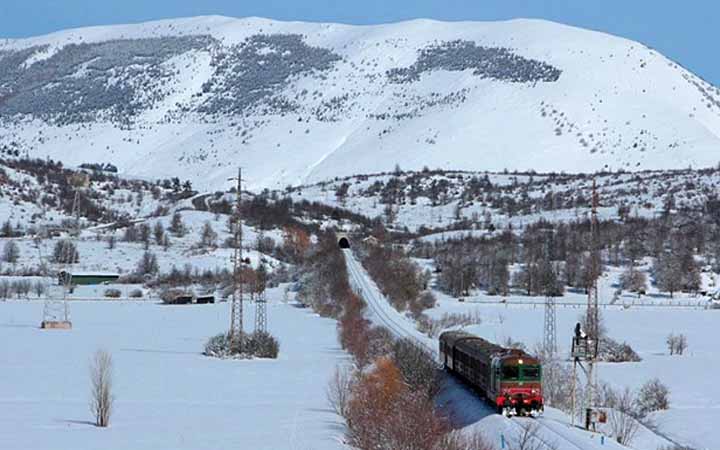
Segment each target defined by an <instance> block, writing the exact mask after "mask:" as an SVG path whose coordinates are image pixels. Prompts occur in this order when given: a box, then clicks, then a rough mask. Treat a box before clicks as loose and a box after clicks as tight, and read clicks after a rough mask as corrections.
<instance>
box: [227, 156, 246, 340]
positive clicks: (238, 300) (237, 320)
mask: <svg viewBox="0 0 720 450" xmlns="http://www.w3.org/2000/svg"><path fill="white" fill-rule="evenodd" d="M236 189H237V193H236V194H237V195H236V201H235V211H233V219H232V220H233V227H234V228H233V231H234V232H233V254H232V256H231V258H230V259H231V261H232V264H233V272H232V284H233V290H232V299H231V302H232V303H231V306H230V348H231V349H232V351H233V352H237V353H242V350H243V297H244V292H243V283H244V274H243V266H242V265H243V263H244V260H243V254H242V168H238V176H237V188H236Z"/></svg>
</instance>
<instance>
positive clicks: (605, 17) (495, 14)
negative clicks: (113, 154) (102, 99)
mask: <svg viewBox="0 0 720 450" xmlns="http://www.w3.org/2000/svg"><path fill="white" fill-rule="evenodd" d="M210 14H213V15H214V14H218V15H225V16H232V17H246V16H259V17H268V18H271V19H277V20H300V21H313V22H341V23H348V24H360V25H362V24H378V23H387V22H397V21H401V20H407V19H416V18H431V19H437V20H449V21H456V20H505V19H512V18H520V17H523V18H540V19H548V20H553V21H556V22H561V23H565V24H568V25H574V26H579V27H583V28H589V29H593V30H598V31H604V32H607V33H611V34H615V35H618V36H623V37H626V38H629V39H633V40H636V41H640V42H642V43H644V44H646V45H648V46H650V47H653V48H655V49H657V50H658V51H660V52H661V53H663V54H664V55H665V56H667V57H669V58H671V59H673V60H675V61H677V62H678V63H680V64H682V65H683V66H685V67H687V68H688V69H690V70H691V71H693V72H695V73H696V74H697V75H699V76H701V77H703V78H704V79H706V80H708V81H710V82H712V83H714V84H715V85H716V86H720V58H718V57H717V51H716V43H717V42H720V26H718V25H719V22H718V17H720V2H718V1H717V0H684V1H679V0H653V1H649V0H594V1H593V0H361V1H348V0H0V38H19V37H27V36H34V35H39V34H45V33H49V32H52V31H57V30H62V29H67V28H76V27H82V26H90V25H108V24H121V23H134V22H143V21H148V20H156V19H167V18H173V17H188V16H198V15H210Z"/></svg>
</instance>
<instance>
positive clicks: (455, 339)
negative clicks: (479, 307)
mask: <svg viewBox="0 0 720 450" xmlns="http://www.w3.org/2000/svg"><path fill="white" fill-rule="evenodd" d="M440 340H441V341H443V342H445V343H446V344H448V345H450V346H452V347H457V348H461V349H462V350H464V351H466V352H468V353H469V354H478V355H482V356H484V357H485V358H490V357H491V356H493V355H496V354H497V355H503V356H506V357H515V358H521V359H522V358H525V359H528V361H531V364H535V363H537V358H535V357H533V356H532V355H530V354H528V353H527V352H525V351H523V350H517V349H509V348H505V347H502V346H500V345H497V344H493V343H492V342H490V341H488V340H485V339H483V338H481V337H479V336H476V335H474V334H471V333H468V332H467V331H446V332H444V333H442V334H441V335H440Z"/></svg>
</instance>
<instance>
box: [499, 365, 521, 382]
mask: <svg viewBox="0 0 720 450" xmlns="http://www.w3.org/2000/svg"><path fill="white" fill-rule="evenodd" d="M519 376H520V368H519V367H518V366H503V368H502V377H503V380H517V379H518V377H519Z"/></svg>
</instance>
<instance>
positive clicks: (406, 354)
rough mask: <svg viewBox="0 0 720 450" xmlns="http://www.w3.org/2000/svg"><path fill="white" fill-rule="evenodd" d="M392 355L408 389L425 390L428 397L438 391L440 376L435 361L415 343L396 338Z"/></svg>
mask: <svg viewBox="0 0 720 450" xmlns="http://www.w3.org/2000/svg"><path fill="white" fill-rule="evenodd" d="M392 357H393V361H394V362H395V364H396V365H397V367H398V369H399V370H400V374H401V375H402V377H403V380H404V381H405V383H406V384H407V385H408V386H409V387H410V389H412V390H413V391H421V392H425V393H426V394H427V395H428V396H429V397H430V398H432V397H433V396H434V395H435V394H437V393H438V392H439V391H440V382H441V378H440V372H439V371H438V369H437V366H436V364H435V361H434V360H433V357H432V356H431V355H430V354H428V353H427V351H425V350H424V349H422V348H420V347H418V345H417V344H416V343H414V342H413V341H411V340H409V339H399V340H396V341H395V343H394V344H393V346H392Z"/></svg>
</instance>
